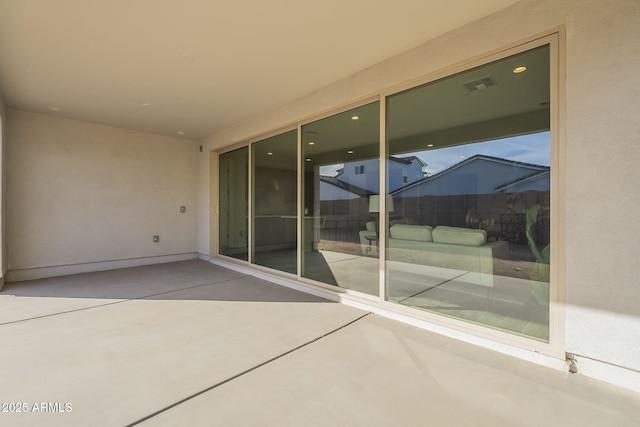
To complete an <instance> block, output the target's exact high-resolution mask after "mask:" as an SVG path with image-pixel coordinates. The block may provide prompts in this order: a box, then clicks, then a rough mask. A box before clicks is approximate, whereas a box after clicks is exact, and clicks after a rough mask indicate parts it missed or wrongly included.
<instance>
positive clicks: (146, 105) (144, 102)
mask: <svg viewBox="0 0 640 427" xmlns="http://www.w3.org/2000/svg"><path fill="white" fill-rule="evenodd" d="M138 104H139V105H142V106H143V107H148V106H149V105H151V103H150V102H149V101H145V100H144V99H139V100H138Z"/></svg>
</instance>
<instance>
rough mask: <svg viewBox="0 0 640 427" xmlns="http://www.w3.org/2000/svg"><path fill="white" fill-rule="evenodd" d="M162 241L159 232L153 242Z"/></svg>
mask: <svg viewBox="0 0 640 427" xmlns="http://www.w3.org/2000/svg"><path fill="white" fill-rule="evenodd" d="M159 241H160V236H158V235H157V234H156V235H155V236H153V242H154V243H158V242H159Z"/></svg>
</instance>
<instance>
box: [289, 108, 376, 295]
mask: <svg viewBox="0 0 640 427" xmlns="http://www.w3.org/2000/svg"><path fill="white" fill-rule="evenodd" d="M379 140H380V106H379V103H378V102H374V103H371V104H367V105H363V106H361V107H358V108H354V109H352V110H349V111H345V112H343V113H340V114H336V115H334V116H331V117H327V118H325V119H322V120H318V121H316V122H313V123H309V124H307V125H305V126H303V127H302V166H301V167H302V170H303V171H304V172H303V179H302V181H303V183H302V184H303V186H302V188H303V194H304V195H303V209H304V225H303V238H302V245H303V265H302V276H303V277H306V278H309V279H313V280H317V281H320V282H324V283H327V284H330V285H334V286H337V287H342V288H346V289H351V290H355V291H359V292H364V293H368V294H371V295H378V294H379V285H378V283H379V279H378V271H379V268H378V233H377V223H378V212H377V210H376V207H375V206H376V204H375V197H376V196H377V195H378V194H379V192H380V160H379V159H380V149H379Z"/></svg>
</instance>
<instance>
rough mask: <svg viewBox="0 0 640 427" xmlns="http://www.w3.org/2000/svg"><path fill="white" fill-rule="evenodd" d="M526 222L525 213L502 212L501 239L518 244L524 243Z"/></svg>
mask: <svg viewBox="0 0 640 427" xmlns="http://www.w3.org/2000/svg"><path fill="white" fill-rule="evenodd" d="M525 223H526V215H525V214H519V213H513V214H500V239H502V240H507V241H509V242H510V243H514V244H518V245H521V244H524V243H525Z"/></svg>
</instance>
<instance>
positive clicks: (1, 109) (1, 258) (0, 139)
mask: <svg viewBox="0 0 640 427" xmlns="http://www.w3.org/2000/svg"><path fill="white" fill-rule="evenodd" d="M0 123H1V124H2V131H1V133H0V290H2V287H3V285H4V273H5V271H6V261H5V254H6V251H5V249H6V242H5V236H6V232H5V231H6V224H5V215H4V207H5V203H4V201H5V189H6V187H5V185H6V180H5V170H6V169H5V158H6V157H5V153H6V140H7V109H6V105H5V103H4V100H3V99H2V95H1V94H0Z"/></svg>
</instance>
